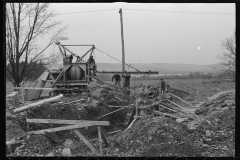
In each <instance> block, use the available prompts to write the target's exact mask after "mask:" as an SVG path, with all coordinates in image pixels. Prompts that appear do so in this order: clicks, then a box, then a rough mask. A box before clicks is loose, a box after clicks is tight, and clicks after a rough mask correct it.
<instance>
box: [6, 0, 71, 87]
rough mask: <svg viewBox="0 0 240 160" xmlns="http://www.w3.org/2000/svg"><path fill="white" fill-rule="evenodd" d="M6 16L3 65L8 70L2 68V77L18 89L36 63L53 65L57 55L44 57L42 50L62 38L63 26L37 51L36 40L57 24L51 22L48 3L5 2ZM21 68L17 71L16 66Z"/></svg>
mask: <svg viewBox="0 0 240 160" xmlns="http://www.w3.org/2000/svg"><path fill="white" fill-rule="evenodd" d="M5 7H6V8H5V13H6V62H7V63H9V64H10V68H6V71H7V72H8V74H6V78H7V79H8V80H9V81H11V82H12V83H13V85H14V86H19V83H20V82H21V81H22V80H23V79H24V78H27V77H28V76H29V75H30V74H31V73H32V72H34V69H35V68H36V67H37V64H38V63H41V64H43V63H45V64H49V63H53V60H55V59H56V58H57V57H58V55H56V54H54V53H52V54H51V55H50V56H48V57H46V56H44V54H43V53H44V51H45V50H46V49H47V48H48V47H49V46H50V45H52V44H54V41H55V40H59V39H61V38H62V37H64V36H63V35H64V31H65V30H66V28H67V26H65V27H63V28H60V29H59V30H57V31H56V32H53V33H52V36H51V38H50V40H49V43H48V44H47V45H46V46H45V48H43V49H40V48H39V47H38V46H39V45H37V40H38V39H39V38H41V37H43V36H44V35H46V34H48V33H50V31H53V29H54V28H56V26H59V25H60V24H61V21H53V20H52V18H53V17H54V16H55V14H54V13H53V12H52V11H49V4H46V3H44V4H40V3H30V4H28V3H17V4H16V3H7V4H6V6H5ZM21 62H24V65H23V66H22V67H21V68H20V63H21ZM7 75H11V76H7Z"/></svg>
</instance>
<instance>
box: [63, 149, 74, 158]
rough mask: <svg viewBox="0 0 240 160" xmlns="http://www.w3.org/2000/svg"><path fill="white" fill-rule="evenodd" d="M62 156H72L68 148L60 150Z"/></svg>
mask: <svg viewBox="0 0 240 160" xmlns="http://www.w3.org/2000/svg"><path fill="white" fill-rule="evenodd" d="M62 155H63V156H71V155H72V153H71V149H70V148H64V149H63V150H62Z"/></svg>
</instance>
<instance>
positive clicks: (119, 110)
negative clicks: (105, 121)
mask: <svg viewBox="0 0 240 160" xmlns="http://www.w3.org/2000/svg"><path fill="white" fill-rule="evenodd" d="M127 107H129V106H125V107H122V108H120V109H117V110H115V111H113V112H110V113H107V114H105V115H102V116H100V117H97V118H102V117H105V116H107V115H110V114H113V113H115V112H117V111H120V110H122V109H124V108H127Z"/></svg>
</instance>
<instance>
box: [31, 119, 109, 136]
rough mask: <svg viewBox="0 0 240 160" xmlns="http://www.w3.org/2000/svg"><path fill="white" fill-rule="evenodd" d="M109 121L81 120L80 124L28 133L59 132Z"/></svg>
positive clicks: (99, 124)
mask: <svg viewBox="0 0 240 160" xmlns="http://www.w3.org/2000/svg"><path fill="white" fill-rule="evenodd" d="M108 125H109V122H108V121H107V123H106V121H103V122H101V121H96V122H94V121H92V122H81V123H80V124H75V125H68V126H63V127H56V128H50V129H43V130H39V131H31V132H28V134H44V133H45V132H48V133H50V132H57V131H63V130H70V129H75V128H83V127H88V126H108Z"/></svg>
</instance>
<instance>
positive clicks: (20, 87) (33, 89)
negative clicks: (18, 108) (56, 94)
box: [13, 87, 53, 90]
mask: <svg viewBox="0 0 240 160" xmlns="http://www.w3.org/2000/svg"><path fill="white" fill-rule="evenodd" d="M13 88H14V89H33V90H53V88H38V87H36V88H35V87H13Z"/></svg>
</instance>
